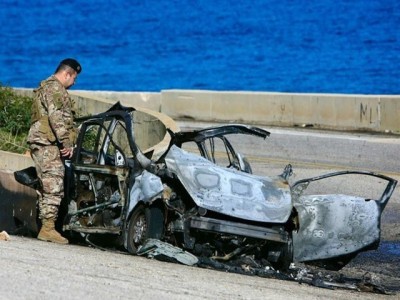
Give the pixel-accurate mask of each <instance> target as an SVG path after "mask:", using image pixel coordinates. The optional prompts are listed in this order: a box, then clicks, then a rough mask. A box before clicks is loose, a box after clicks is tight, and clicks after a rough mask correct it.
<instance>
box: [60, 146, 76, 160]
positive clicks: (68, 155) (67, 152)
mask: <svg viewBox="0 0 400 300" xmlns="http://www.w3.org/2000/svg"><path fill="white" fill-rule="evenodd" d="M60 153H61V156H62V157H65V158H71V157H72V155H73V154H74V148H63V149H61V150H60Z"/></svg>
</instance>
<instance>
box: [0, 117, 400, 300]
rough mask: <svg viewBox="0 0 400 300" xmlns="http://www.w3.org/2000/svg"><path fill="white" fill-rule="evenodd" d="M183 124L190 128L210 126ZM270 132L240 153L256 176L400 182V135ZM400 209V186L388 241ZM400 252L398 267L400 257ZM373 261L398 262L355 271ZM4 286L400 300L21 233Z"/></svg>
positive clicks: (6, 291) (35, 292)
mask: <svg viewBox="0 0 400 300" xmlns="http://www.w3.org/2000/svg"><path fill="white" fill-rule="evenodd" d="M180 125H181V127H185V128H189V127H204V126H206V125H209V124H199V123H196V124H195V123H182V124H180ZM269 130H270V131H271V133H272V134H271V136H270V137H269V138H268V139H267V140H266V141H263V140H259V139H255V140H254V139H248V140H247V138H246V139H243V138H242V139H240V140H239V141H238V142H239V145H238V146H239V148H240V152H241V153H242V154H244V155H245V156H247V157H248V158H249V160H250V162H251V163H252V166H253V172H254V173H256V174H261V175H270V174H272V175H277V174H279V173H280V172H281V171H282V170H283V168H284V166H285V165H286V164H288V163H290V164H292V166H293V169H294V175H293V176H292V177H293V179H292V180H298V179H302V178H305V177H309V176H315V175H320V174H322V173H325V172H333V171H338V170H347V169H352V170H369V171H374V172H378V173H382V174H385V175H388V176H391V177H394V178H396V179H397V180H400V173H399V172H400V160H399V159H398V155H399V150H400V138H399V137H394V136H383V135H369V134H344V133H334V132H323V131H315V130H309V129H307V130H303V129H296V130H289V129H282V128H269ZM341 184H342V185H347V186H348V187H349V188H350V189H353V190H357V191H363V190H367V191H368V190H371V189H372V188H371V185H369V183H368V184H367V183H365V182H364V181H363V180H361V181H358V180H354V181H346V182H341ZM378 184H379V183H378ZM320 188H326V187H324V186H323V187H320ZM399 207H400V195H399V191H398V189H396V191H395V193H394V195H393V197H392V199H391V200H390V202H389V205H388V207H387V209H386V210H387V211H388V212H387V213H386V211H385V214H384V216H383V219H382V222H383V223H384V226H383V229H382V231H383V236H384V239H385V240H390V241H395V242H396V241H400V218H399V211H400V210H399ZM0 231H1V229H0ZM394 255H395V256H394V259H395V260H394V268H395V271H396V264H398V263H399V262H400V259H398V260H396V259H397V258H399V257H400V254H396V253H395V254H394ZM397 255H398V256H397ZM392 258H393V257H392ZM369 262H373V263H370V265H375V266H376V268H378V269H379V268H380V265H382V267H381V269H380V270H378V272H377V276H382V278H386V277H385V276H386V275H387V274H384V269H385V268H389V266H392V267H393V263H392V264H391V265H390V262H388V261H386V260H385V259H383V260H379V259H374V258H373V259H371V258H369V257H368V256H366V257H365V258H364V259H363V260H361V262H360V263H359V264H358V265H356V266H355V267H354V268H353V269H352V270H357V271H360V272H363V269H362V265H367V264H369ZM397 268H399V265H397ZM382 272H383V273H382ZM399 272H400V270H399ZM389 275H390V274H389ZM394 277H395V279H396V278H397V279H399V276H398V275H396V274H395V275H394ZM399 280H400V279H399ZM399 282H400V281H399ZM0 286H1V289H0V299H77V298H81V297H82V298H85V299H106V298H115V299H121V298H126V299H139V298H141V299H189V298H190V299H263V298H267V299H268V298H269V299H344V298H347V299H361V298H362V299H398V298H397V297H398V294H397V295H395V296H383V295H377V294H371V293H361V292H354V291H348V290H341V289H339V290H329V289H322V288H316V287H312V286H309V285H305V284H301V285H300V284H298V283H296V282H288V281H283V280H276V279H267V278H260V277H255V276H245V275H238V274H231V273H225V272H220V271H215V270H208V269H202V268H197V267H188V266H183V265H179V264H172V263H166V262H160V261H156V260H150V259H147V258H143V257H137V256H130V255H125V254H121V253H114V252H108V251H101V250H99V249H94V248H91V247H86V246H79V245H66V246H61V245H56V244H51V243H45V242H40V241H38V240H36V239H32V238H24V237H17V236H11V240H10V241H0Z"/></svg>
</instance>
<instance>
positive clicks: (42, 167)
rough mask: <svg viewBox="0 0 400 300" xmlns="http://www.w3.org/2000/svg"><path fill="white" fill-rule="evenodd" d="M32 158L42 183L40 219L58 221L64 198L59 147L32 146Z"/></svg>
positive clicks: (62, 171)
mask: <svg viewBox="0 0 400 300" xmlns="http://www.w3.org/2000/svg"><path fill="white" fill-rule="evenodd" d="M30 148H31V156H32V159H33V162H34V163H35V168H36V172H37V174H38V177H39V179H40V181H41V183H42V186H41V189H40V190H38V191H37V193H38V195H39V199H38V204H39V218H40V219H54V220H56V219H57V214H58V208H59V206H60V203H61V199H62V198H63V197H64V170H65V168H64V164H63V162H62V160H61V157H60V150H59V149H58V147H57V146H39V145H31V146H30Z"/></svg>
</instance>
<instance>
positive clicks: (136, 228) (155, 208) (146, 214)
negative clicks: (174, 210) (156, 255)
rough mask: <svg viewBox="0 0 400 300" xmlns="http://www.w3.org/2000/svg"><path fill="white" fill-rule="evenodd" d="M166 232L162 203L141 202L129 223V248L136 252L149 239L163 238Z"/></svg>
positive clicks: (132, 252)
mask: <svg viewBox="0 0 400 300" xmlns="http://www.w3.org/2000/svg"><path fill="white" fill-rule="evenodd" d="M163 234H164V214H163V210H162V208H161V205H154V204H153V205H150V206H145V205H143V204H140V205H139V206H138V207H137V208H136V209H135V210H134V212H133V213H132V216H131V218H130V220H129V225H128V233H127V237H128V243H127V250H128V252H129V253H131V254H136V252H137V250H138V248H139V246H141V245H142V244H143V243H144V242H145V241H146V240H147V239H149V238H154V239H161V238H162V236H163Z"/></svg>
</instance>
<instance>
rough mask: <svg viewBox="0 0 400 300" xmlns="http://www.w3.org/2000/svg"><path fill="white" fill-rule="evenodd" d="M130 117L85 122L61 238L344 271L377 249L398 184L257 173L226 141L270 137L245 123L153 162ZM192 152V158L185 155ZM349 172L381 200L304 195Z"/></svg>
mask: <svg viewBox="0 0 400 300" xmlns="http://www.w3.org/2000/svg"><path fill="white" fill-rule="evenodd" d="M133 111H134V108H128V107H123V106H121V105H120V104H119V103H117V104H115V105H114V106H113V107H111V108H110V109H109V110H108V111H106V112H104V113H101V114H98V115H94V116H89V117H86V118H83V119H81V120H80V121H81V128H80V134H79V137H78V140H77V145H76V150H75V152H74V156H73V158H72V159H71V161H69V162H67V164H66V165H67V168H66V178H65V199H64V200H63V205H64V206H65V213H64V216H63V217H60V218H59V219H61V220H62V221H61V222H62V224H61V225H62V229H63V232H64V234H66V235H67V234H72V235H77V236H80V237H89V236H96V237H97V238H100V239H101V237H102V236H103V235H105V234H107V235H111V236H113V237H115V240H114V242H115V243H116V244H118V245H119V246H120V247H123V248H124V249H125V250H127V251H128V252H129V253H132V254H138V253H140V252H142V253H143V249H141V247H142V246H144V245H146V241H148V240H152V241H154V240H160V241H163V242H166V243H168V244H170V245H173V246H174V247H177V248H180V249H183V250H184V251H187V252H189V253H191V254H193V255H194V256H196V257H207V258H210V259H213V260H217V261H227V260H229V259H231V258H232V257H235V256H237V255H239V254H249V255H251V256H252V257H254V258H255V259H257V260H260V261H265V262H268V263H269V264H271V265H272V266H273V267H274V268H275V269H287V268H288V267H289V265H290V264H291V263H292V262H311V263H320V264H321V265H322V266H324V267H326V268H330V269H340V268H341V267H342V266H344V265H345V264H346V263H347V262H348V261H349V260H350V259H351V258H353V257H354V256H355V255H356V254H357V253H359V252H361V251H366V250H369V249H374V248H376V247H377V246H378V244H379V241H380V218H381V214H382V211H383V210H384V208H385V206H386V204H387V203H388V201H389V199H390V197H391V195H392V193H393V191H394V189H395V186H396V184H397V182H396V180H394V179H392V178H390V177H387V176H384V175H380V174H375V173H372V172H364V171H342V172H335V173H329V174H325V175H321V176H318V177H312V178H307V179H302V180H300V181H297V182H294V183H290V182H289V178H290V176H291V174H292V167H291V166H290V165H287V166H286V167H284V168H283V170H282V173H281V174H279V175H277V176H274V177H266V176H258V175H254V174H252V168H251V166H250V164H249V162H248V161H247V159H246V158H245V157H243V156H242V155H240V154H239V153H237V152H236V151H235V149H234V148H233V146H232V145H231V143H230V141H229V139H228V136H229V135H241V134H247V135H253V136H255V137H259V138H261V139H265V138H267V137H268V136H269V135H270V133H269V132H267V131H265V130H263V129H260V128H256V127H251V126H246V125H224V126H218V127H212V128H206V129H202V130H193V131H187V132H176V133H174V132H170V135H171V142H170V144H169V147H168V149H167V150H166V151H165V152H164V153H163V154H162V155H160V156H158V157H152V155H153V153H152V152H151V151H150V152H148V153H146V152H142V150H141V149H140V148H139V147H138V145H137V144H136V143H135V132H134V125H133V124H134V120H133V117H132V112H133ZM188 144H190V145H191V146H190V147H192V148H191V149H192V150H193V151H188V150H185V147H186V146H187V145H188ZM217 146H218V147H220V148H222V149H223V151H219V150H218V151H217V150H216V149H217ZM194 152H195V153H194ZM22 173H23V172H22ZM347 174H356V175H360V176H367V177H374V178H379V180H381V181H384V182H385V188H384V191H383V193H382V194H381V195H380V197H378V198H377V199H370V198H365V197H360V196H353V195H345V194H341V193H336V194H311V195H308V194H306V193H305V191H306V190H307V188H308V186H309V185H310V184H312V183H314V182H319V181H324V180H326V179H328V178H332V177H338V176H343V175H347ZM22 177H24V176H22ZM24 178H27V177H24ZM16 179H17V180H18V181H19V182H21V183H24V184H31V185H32V186H33V185H34V184H37V182H35V181H34V180H33V181H31V182H27V181H26V180H24V179H21V172H19V173H18V174H16Z"/></svg>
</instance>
